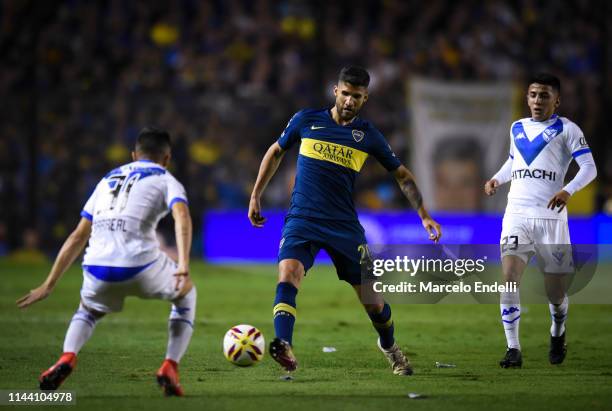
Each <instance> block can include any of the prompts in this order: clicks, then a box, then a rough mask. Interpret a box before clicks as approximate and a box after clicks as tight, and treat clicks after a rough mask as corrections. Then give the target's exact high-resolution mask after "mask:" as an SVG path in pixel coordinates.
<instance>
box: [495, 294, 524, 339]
mask: <svg viewBox="0 0 612 411" xmlns="http://www.w3.org/2000/svg"><path fill="white" fill-rule="evenodd" d="M499 307H500V311H501V319H502V324H503V325H504V332H505V333H506V342H507V344H508V348H516V349H518V350H520V349H521V344H520V343H519V322H520V318H521V297H520V294H519V291H518V290H517V291H516V292H503V293H500V304H499Z"/></svg>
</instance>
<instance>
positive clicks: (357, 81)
mask: <svg viewBox="0 0 612 411" xmlns="http://www.w3.org/2000/svg"><path fill="white" fill-rule="evenodd" d="M340 81H342V82H344V83H349V84H352V85H353V86H361V87H368V85H369V84H370V73H368V71H367V70H366V69H364V68H363V67H359V66H346V67H343V68H342V70H340V76H339V77H338V82H340Z"/></svg>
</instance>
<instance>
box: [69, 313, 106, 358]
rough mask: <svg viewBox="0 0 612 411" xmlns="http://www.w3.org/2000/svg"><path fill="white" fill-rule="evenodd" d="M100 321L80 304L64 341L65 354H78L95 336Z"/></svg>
mask: <svg viewBox="0 0 612 411" xmlns="http://www.w3.org/2000/svg"><path fill="white" fill-rule="evenodd" d="M97 321H98V319H97V318H96V317H95V316H94V315H93V314H91V313H90V312H89V311H87V310H86V309H85V307H83V304H79V308H78V309H77V311H76V313H74V315H73V316H72V320H71V321H70V325H69V326H68V331H66V338H65V339H64V352H65V353H66V352H72V353H75V354H78V353H79V351H81V348H83V345H84V344H85V343H86V342H87V340H89V338H90V337H91V335H92V334H93V330H94V328H96V323H97Z"/></svg>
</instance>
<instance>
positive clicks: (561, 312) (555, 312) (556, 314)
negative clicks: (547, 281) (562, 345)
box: [548, 295, 569, 337]
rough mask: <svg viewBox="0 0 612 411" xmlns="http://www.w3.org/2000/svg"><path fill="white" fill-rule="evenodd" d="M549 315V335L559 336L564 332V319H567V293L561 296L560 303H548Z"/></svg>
mask: <svg viewBox="0 0 612 411" xmlns="http://www.w3.org/2000/svg"><path fill="white" fill-rule="evenodd" d="M548 308H549V309H550V316H551V317H552V325H551V326H550V335H551V336H553V337H560V336H562V335H563V333H564V332H565V320H566V319H567V309H568V308H569V298H567V295H566V296H565V297H563V301H562V302H561V304H548Z"/></svg>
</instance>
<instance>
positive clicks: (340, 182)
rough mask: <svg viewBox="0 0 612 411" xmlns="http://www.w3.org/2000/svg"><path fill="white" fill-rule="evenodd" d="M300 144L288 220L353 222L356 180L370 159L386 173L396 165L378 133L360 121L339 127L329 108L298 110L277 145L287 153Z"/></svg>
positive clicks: (397, 162)
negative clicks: (296, 217) (297, 143)
mask: <svg viewBox="0 0 612 411" xmlns="http://www.w3.org/2000/svg"><path fill="white" fill-rule="evenodd" d="M298 141H301V143H300V154H299V156H298V161H297V173H296V177H295V186H294V189H293V194H292V196H291V207H290V208H289V213H288V215H289V216H299V217H309V218H321V219H333V220H344V221H347V220H349V221H352V220H357V213H356V212H355V205H354V202H353V190H354V187H355V178H356V177H357V175H358V174H359V172H360V171H361V168H362V167H363V165H364V163H365V161H366V159H367V158H368V156H369V155H372V156H374V157H375V158H376V159H377V160H378V161H379V162H380V163H381V164H382V165H383V166H384V167H385V168H386V169H387V170H388V171H393V170H395V169H397V168H398V167H399V166H400V162H399V160H398V159H397V157H396V156H395V154H394V153H393V151H392V150H391V147H390V146H389V144H388V143H387V142H386V140H385V138H384V137H383V135H382V134H381V133H380V132H379V131H378V130H377V129H376V128H374V126H373V125H372V124H371V123H370V122H368V121H365V120H362V119H360V118H359V117H357V118H355V119H354V120H353V121H352V122H351V123H350V124H348V125H345V126H342V125H339V124H337V123H336V122H335V121H334V119H333V118H332V115H331V111H330V110H329V109H323V110H311V109H307V110H301V111H299V112H297V113H296V114H295V115H294V116H293V117H292V118H291V120H289V123H288V124H287V128H285V131H283V134H281V136H280V138H279V139H278V144H279V145H280V146H281V147H282V148H283V149H284V150H287V149H289V148H291V146H292V145H293V144H295V143H296V142H298Z"/></svg>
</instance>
